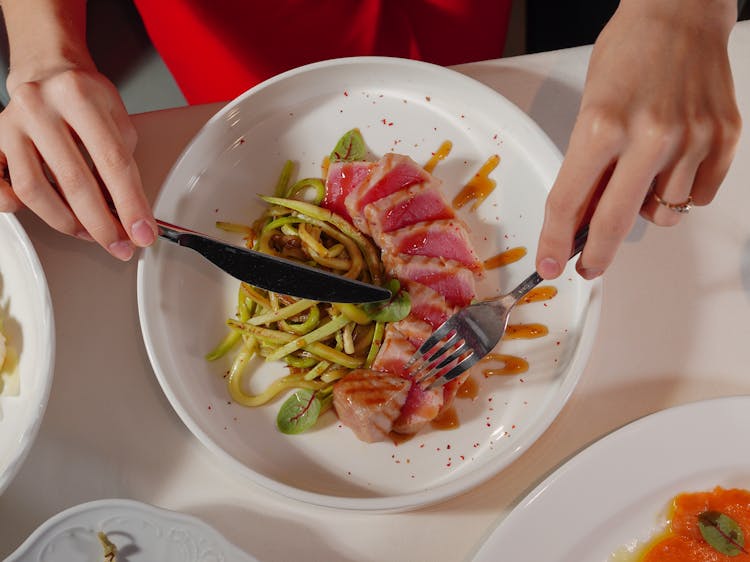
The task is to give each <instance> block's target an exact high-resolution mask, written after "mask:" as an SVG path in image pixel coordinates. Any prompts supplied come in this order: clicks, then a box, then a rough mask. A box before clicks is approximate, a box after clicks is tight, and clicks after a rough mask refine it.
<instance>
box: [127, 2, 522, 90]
mask: <svg viewBox="0 0 750 562" xmlns="http://www.w3.org/2000/svg"><path fill="white" fill-rule="evenodd" d="M510 3H511V0H317V1H310V0H308V1H305V0H265V1H259V0H135V4H136V5H137V6H138V9H139V11H140V13H141V16H142V18H143V22H144V24H145V26H146V29H147V31H148V33H149V35H150V36H151V39H152V41H153V43H154V46H155V47H156V49H157V50H158V51H159V53H160V54H161V56H162V58H163V59H164V62H165V63H166V65H167V67H168V68H169V70H170V71H171V73H172V75H173V76H174V78H175V80H176V81H177V83H178V85H179V86H180V89H181V90H182V92H183V94H184V95H185V97H186V99H187V100H188V102H189V103H191V104H195V103H208V102H213V101H225V100H229V99H232V98H234V97H236V96H237V95H239V94H241V93H242V92H244V91H245V90H247V89H248V88H250V87H251V86H253V85H255V84H257V83H258V82H261V81H263V80H265V79H266V78H269V77H271V76H273V75H275V74H278V73H280V72H283V71H285V70H289V69H291V68H295V67H297V66H301V65H303V64H307V63H310V62H316V61H320V60H325V59H331V58H338V57H348V56H359V55H384V56H397V57H404V58H412V59H417V60H424V61H429V62H433V63H436V64H441V65H451V64H459V63H463V62H472V61H479V60H486V59H491V58H498V57H500V56H502V51H503V45H504V44H505V35H506V28H507V21H508V17H509V13H510Z"/></svg>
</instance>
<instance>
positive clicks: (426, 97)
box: [424, 96, 432, 101]
mask: <svg viewBox="0 0 750 562" xmlns="http://www.w3.org/2000/svg"><path fill="white" fill-rule="evenodd" d="M424 99H426V100H427V101H432V99H431V98H430V96H425V97H424Z"/></svg>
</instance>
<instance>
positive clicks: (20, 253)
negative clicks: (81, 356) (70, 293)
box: [0, 214, 55, 493]
mask: <svg viewBox="0 0 750 562" xmlns="http://www.w3.org/2000/svg"><path fill="white" fill-rule="evenodd" d="M0 247H1V248H2V250H1V251H0V314H2V318H3V333H4V334H5V336H6V338H7V340H8V341H7V345H8V346H9V347H11V348H12V349H13V350H14V351H15V352H16V353H17V355H18V362H17V365H16V367H15V368H16V370H17V371H16V372H17V377H18V379H17V380H18V388H17V391H16V392H8V389H7V388H6V391H5V392H3V393H2V394H0V493H2V492H3V491H4V490H5V488H7V487H8V485H9V484H10V482H11V480H12V479H13V477H14V476H15V475H16V473H17V472H18V470H19V469H20V467H21V464H22V463H23V460H24V459H25V458H26V455H27V454H28V452H29V449H31V445H32V443H33V441H34V438H35V437H36V434H37V431H38V430H39V425H40V424H41V422H42V417H43V416H44V411H45V409H46V407H47V399H48V397H49V392H50V388H51V386H52V374H53V368H54V357H55V323H54V319H53V314H52V302H51V299H50V295H49V288H48V287H47V280H46V278H45V276H44V271H43V270H42V266H41V264H40V263H39V258H38V257H37V254H36V251H35V250H34V246H33V245H32V244H31V241H30V240H29V237H28V236H27V235H26V232H25V231H24V229H23V227H22V226H21V224H20V223H19V222H18V220H17V219H16V218H15V217H14V216H13V215H10V214H0Z"/></svg>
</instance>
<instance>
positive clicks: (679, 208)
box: [651, 189, 693, 215]
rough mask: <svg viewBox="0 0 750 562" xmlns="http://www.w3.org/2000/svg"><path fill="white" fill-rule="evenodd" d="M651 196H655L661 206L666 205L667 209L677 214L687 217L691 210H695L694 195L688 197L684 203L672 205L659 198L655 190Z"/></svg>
mask: <svg viewBox="0 0 750 562" xmlns="http://www.w3.org/2000/svg"><path fill="white" fill-rule="evenodd" d="M651 195H653V196H654V199H655V200H656V202H657V203H658V204H659V205H664V206H665V207H666V208H667V209H669V210H671V211H674V212H675V213H680V214H683V215H686V214H688V213H689V212H690V209H692V208H693V196H692V195H688V198H687V199H686V200H685V201H683V202H682V203H670V202H669V201H665V200H664V199H662V198H661V197H659V196H658V195H657V194H656V191H654V190H653V189H652V190H651Z"/></svg>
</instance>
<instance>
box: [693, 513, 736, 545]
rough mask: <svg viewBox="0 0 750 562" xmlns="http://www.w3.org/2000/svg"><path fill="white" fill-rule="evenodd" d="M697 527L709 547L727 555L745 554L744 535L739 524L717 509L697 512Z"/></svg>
mask: <svg viewBox="0 0 750 562" xmlns="http://www.w3.org/2000/svg"><path fill="white" fill-rule="evenodd" d="M698 529H700V532H701V535H702V536H703V539H704V540H705V541H706V542H707V543H708V544H709V545H711V548H713V549H714V550H716V551H717V552H720V553H721V554H725V555H727V556H737V555H738V554H740V553H743V552H744V553H745V554H747V551H746V550H745V548H744V547H745V535H744V534H743V532H742V528H741V527H740V526H739V524H738V523H737V522H736V521H735V520H734V519H732V518H731V517H729V516H728V515H725V514H723V513H720V512H718V511H704V512H703V513H700V514H698Z"/></svg>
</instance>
